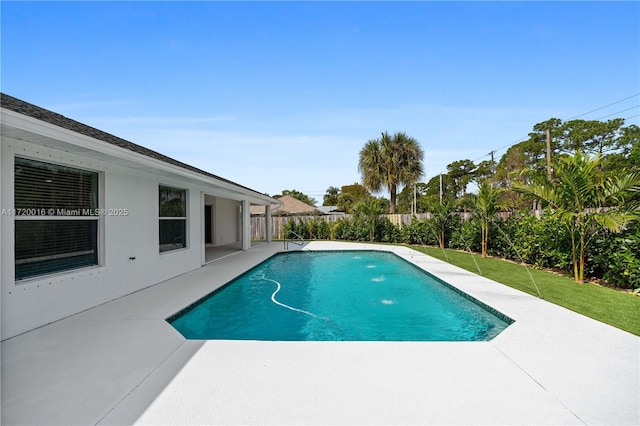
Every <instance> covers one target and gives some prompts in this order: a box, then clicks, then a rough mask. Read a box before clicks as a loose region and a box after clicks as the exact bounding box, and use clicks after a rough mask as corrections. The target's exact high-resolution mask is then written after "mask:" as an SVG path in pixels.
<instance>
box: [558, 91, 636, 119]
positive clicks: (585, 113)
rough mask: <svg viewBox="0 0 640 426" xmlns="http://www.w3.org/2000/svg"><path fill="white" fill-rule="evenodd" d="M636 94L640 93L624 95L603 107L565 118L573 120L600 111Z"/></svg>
mask: <svg viewBox="0 0 640 426" xmlns="http://www.w3.org/2000/svg"><path fill="white" fill-rule="evenodd" d="M638 95H640V93H636V94H635V95H631V96H629V97H626V98H624V99H620V100H619V101H615V102H612V103H610V104H609V105H605V106H603V107H600V108H596V109H594V110H591V111H589V112H584V113H582V114H579V115H576V116H575V117H571V118H567V120H573V119H574V118H578V117H582V116H584V115H587V114H591V113H592V112H596V111H600V110H601V109H605V108H607V107H610V106H611V105H615V104H619V103H620V102H624V101H626V100H628V99H631V98H635V97H636V96H638Z"/></svg>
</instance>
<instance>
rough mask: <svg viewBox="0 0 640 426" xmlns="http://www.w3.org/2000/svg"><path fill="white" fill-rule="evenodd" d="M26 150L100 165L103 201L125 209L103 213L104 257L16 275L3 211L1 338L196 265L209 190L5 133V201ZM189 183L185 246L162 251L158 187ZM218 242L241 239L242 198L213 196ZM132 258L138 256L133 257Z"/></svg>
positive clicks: (10, 224) (5, 204)
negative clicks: (96, 262) (41, 272)
mask: <svg viewBox="0 0 640 426" xmlns="http://www.w3.org/2000/svg"><path fill="white" fill-rule="evenodd" d="M15 156H22V157H28V158H32V159H36V160H41V161H47V162H51V163H57V164H62V165H68V166H71V167H77V168H83V169H87V170H94V171H98V172H100V186H99V188H100V191H99V192H100V198H101V204H100V207H101V208H105V209H106V210H107V211H108V210H109V209H126V210H127V214H126V215H119V216H118V215H113V216H112V215H109V214H105V215H103V216H101V218H100V225H99V226H100V231H99V243H98V251H99V253H100V265H99V266H93V267H87V268H83V269H78V270H74V271H70V272H61V273H56V274H52V275H47V276H42V277H35V278H31V279H26V280H21V281H18V282H16V281H15V270H14V267H13V265H14V264H15V262H14V217H13V216H12V215H10V214H4V215H3V216H2V217H1V223H0V225H1V227H0V234H1V235H2V241H1V246H2V247H1V251H0V255H1V259H2V270H1V272H0V274H1V280H2V295H1V296H2V297H1V303H2V329H1V333H2V334H1V338H2V340H4V339H7V338H9V337H12V336H15V335H17V334H20V333H23V332H25V331H28V330H32V329H34V328H36V327H39V326H42V325H45V324H48V323H51V322H53V321H56V320H59V319H61V318H64V317H67V316H70V315H73V314H75V313H78V312H81V311H83V310H86V309H89V308H91V307H94V306H96V305H99V304H101V303H104V302H107V301H109V300H113V299H115V298H118V297H120V296H123V295H125V294H129V293H132V292H134V291H137V290H140V289H142V288H145V287H147V286H150V285H153V284H156V283H159V282H161V281H164V280H166V279H168V278H171V277H174V276H177V275H180V274H183V273H185V272H187V271H190V270H193V269H196V268H199V267H200V266H201V264H202V259H203V256H204V255H203V250H204V231H203V229H202V225H203V224H204V219H203V216H204V199H205V197H204V196H203V194H205V193H210V192H211V188H205V187H202V186H199V185H197V184H193V183H190V182H189V181H187V180H186V179H183V178H181V177H179V176H177V177H176V176H172V175H171V173H152V172H149V171H142V170H138V169H135V168H133V167H128V166H124V165H120V164H114V163H110V162H106V161H101V160H97V159H92V158H89V157H87V156H84V155H83V156H78V155H74V154H70V153H67V152H64V151H60V150H55V149H50V148H47V147H44V146H41V145H35V144H31V143H27V142H24V141H20V140H16V139H12V138H9V137H4V136H3V137H2V142H1V165H0V174H1V176H0V183H1V197H2V199H1V201H2V208H3V209H4V211H5V213H6V212H9V211H10V210H11V209H13V207H14V200H13V198H14V195H13V194H14V158H15ZM161 184H162V185H169V186H173V187H177V188H183V189H186V190H187V235H188V236H187V239H188V242H187V248H185V249H179V250H174V251H169V252H165V253H160V252H159V243H158V234H159V230H158V227H159V225H158V187H159V185H161ZM215 201H216V202H215V213H214V217H215V227H216V228H215V235H216V238H217V240H216V244H222V243H226V242H233V241H237V227H238V225H239V219H238V212H237V209H238V207H237V206H238V203H239V201H237V200H229V199H224V198H220V197H216V199H215ZM132 258H134V259H132Z"/></svg>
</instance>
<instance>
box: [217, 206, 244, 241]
mask: <svg viewBox="0 0 640 426" xmlns="http://www.w3.org/2000/svg"><path fill="white" fill-rule="evenodd" d="M239 206H240V204H239V203H238V202H237V201H235V200H229V199H226V198H216V202H215V204H214V210H213V216H214V218H220V220H214V231H213V233H214V237H215V245H217V246H220V245H224V244H229V243H235V242H236V241H239V237H238V228H239V226H240V217H239V214H238V212H239V209H240V207H239Z"/></svg>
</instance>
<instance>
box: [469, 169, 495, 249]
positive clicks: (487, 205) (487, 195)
mask: <svg viewBox="0 0 640 426" xmlns="http://www.w3.org/2000/svg"><path fill="white" fill-rule="evenodd" d="M501 192H502V190H501V189H500V188H494V187H492V186H491V183H489V181H488V180H486V179H485V180H483V181H482V182H481V183H480V186H479V188H478V195H476V196H475V197H474V200H473V215H474V217H476V218H477V219H479V220H480V230H481V233H482V257H487V247H488V246H489V223H490V222H491V221H492V220H493V218H494V217H495V216H496V213H498V212H499V211H500V205H499V204H498V198H499V197H500V193H501Z"/></svg>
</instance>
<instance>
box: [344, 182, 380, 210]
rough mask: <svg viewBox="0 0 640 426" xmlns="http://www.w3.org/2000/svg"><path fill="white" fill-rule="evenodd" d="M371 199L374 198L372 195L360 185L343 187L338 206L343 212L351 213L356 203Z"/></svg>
mask: <svg viewBox="0 0 640 426" xmlns="http://www.w3.org/2000/svg"><path fill="white" fill-rule="evenodd" d="M370 198H372V195H371V193H370V192H369V191H367V188H365V187H364V186H362V185H360V184H359V183H354V184H353V185H345V186H343V187H342V189H341V193H340V195H338V199H337V203H336V206H338V209H340V210H341V211H343V212H346V213H351V210H352V208H353V205H354V204H355V203H357V202H358V201H361V200H368V199H370Z"/></svg>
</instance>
